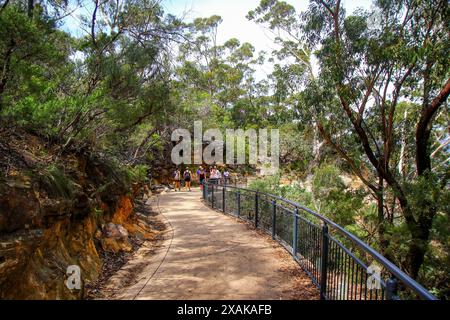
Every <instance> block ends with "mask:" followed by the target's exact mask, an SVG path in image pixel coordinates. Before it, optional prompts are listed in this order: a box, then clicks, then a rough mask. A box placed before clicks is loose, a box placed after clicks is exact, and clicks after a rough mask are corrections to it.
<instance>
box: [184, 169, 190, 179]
mask: <svg viewBox="0 0 450 320" xmlns="http://www.w3.org/2000/svg"><path fill="white" fill-rule="evenodd" d="M184 178H185V179H190V178H191V173H190V172H189V171H185V172H184Z"/></svg>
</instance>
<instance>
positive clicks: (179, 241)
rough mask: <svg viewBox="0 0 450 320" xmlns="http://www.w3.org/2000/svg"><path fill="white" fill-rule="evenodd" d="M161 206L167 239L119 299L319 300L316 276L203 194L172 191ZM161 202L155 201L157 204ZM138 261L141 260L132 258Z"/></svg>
mask: <svg viewBox="0 0 450 320" xmlns="http://www.w3.org/2000/svg"><path fill="white" fill-rule="evenodd" d="M156 202H157V203H156V206H157V208H154V209H159V210H160V211H161V213H162V216H163V217H164V219H165V220H166V223H167V225H168V232H167V233H166V237H165V240H164V241H163V243H162V244H161V245H160V246H159V247H158V248H157V249H156V250H155V252H153V254H152V255H151V256H150V258H149V257H148V256H147V257H141V258H137V259H150V261H148V262H147V263H146V266H145V267H144V268H142V270H139V272H138V273H139V274H138V275H137V276H136V281H137V282H136V283H135V284H133V285H131V286H129V287H127V288H124V289H122V290H119V291H118V292H116V294H115V295H114V296H113V298H114V299H145V300H147V299H150V300H154V299H251V300H255V299H257V300H258V299H317V298H318V292H317V290H316V288H315V287H314V286H313V285H312V284H311V280H310V279H309V278H308V277H307V275H306V274H305V273H304V272H303V271H302V270H301V269H300V268H299V266H298V265H297V264H296V263H295V262H294V261H293V260H292V258H291V257H290V255H289V254H288V253H287V252H286V251H285V250H284V249H282V248H281V247H280V246H279V245H278V244H277V243H276V242H275V241H273V240H272V239H270V237H268V236H266V235H263V234H261V233H259V232H257V231H255V230H252V228H251V226H249V225H247V224H245V223H243V222H241V221H239V220H237V219H236V218H234V217H230V216H227V215H224V214H223V213H220V212H217V211H214V210H212V209H210V208H209V207H207V206H206V205H205V204H204V203H203V202H202V201H201V193H200V192H199V191H198V189H197V191H193V192H169V193H165V194H161V195H159V196H158V198H157V201H156ZM154 205H155V204H154ZM132 263H136V261H134V262H133V261H132Z"/></svg>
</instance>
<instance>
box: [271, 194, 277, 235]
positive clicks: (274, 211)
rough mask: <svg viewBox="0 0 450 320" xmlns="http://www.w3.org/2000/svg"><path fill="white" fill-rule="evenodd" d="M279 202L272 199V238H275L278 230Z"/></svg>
mask: <svg viewBox="0 0 450 320" xmlns="http://www.w3.org/2000/svg"><path fill="white" fill-rule="evenodd" d="M276 225H277V202H276V201H275V200H272V239H275V235H276V232H277V227H276Z"/></svg>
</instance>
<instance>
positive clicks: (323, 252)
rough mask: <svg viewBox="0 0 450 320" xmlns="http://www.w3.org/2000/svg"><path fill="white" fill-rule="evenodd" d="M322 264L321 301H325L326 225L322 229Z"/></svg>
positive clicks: (326, 271) (326, 265)
mask: <svg viewBox="0 0 450 320" xmlns="http://www.w3.org/2000/svg"><path fill="white" fill-rule="evenodd" d="M320 262H321V263H320V299H321V300H325V299H326V294H327V273H328V226H327V224H326V223H324V224H323V227H322V256H321V261H320Z"/></svg>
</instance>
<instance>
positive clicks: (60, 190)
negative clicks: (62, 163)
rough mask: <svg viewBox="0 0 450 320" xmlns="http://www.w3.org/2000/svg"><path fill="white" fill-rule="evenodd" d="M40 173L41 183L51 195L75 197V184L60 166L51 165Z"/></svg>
mask: <svg viewBox="0 0 450 320" xmlns="http://www.w3.org/2000/svg"><path fill="white" fill-rule="evenodd" d="M38 175H39V178H40V182H41V184H42V185H43V187H44V189H45V190H46V191H47V193H48V195H49V196H50V197H62V198H65V199H72V198H73V195H74V191H75V184H74V182H73V181H72V179H70V178H69V177H68V176H67V175H66V174H65V173H64V172H63V171H62V170H61V169H60V168H58V166H56V165H53V164H52V165H49V166H48V167H46V168H44V169H43V170H42V171H40V172H39V173H38Z"/></svg>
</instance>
